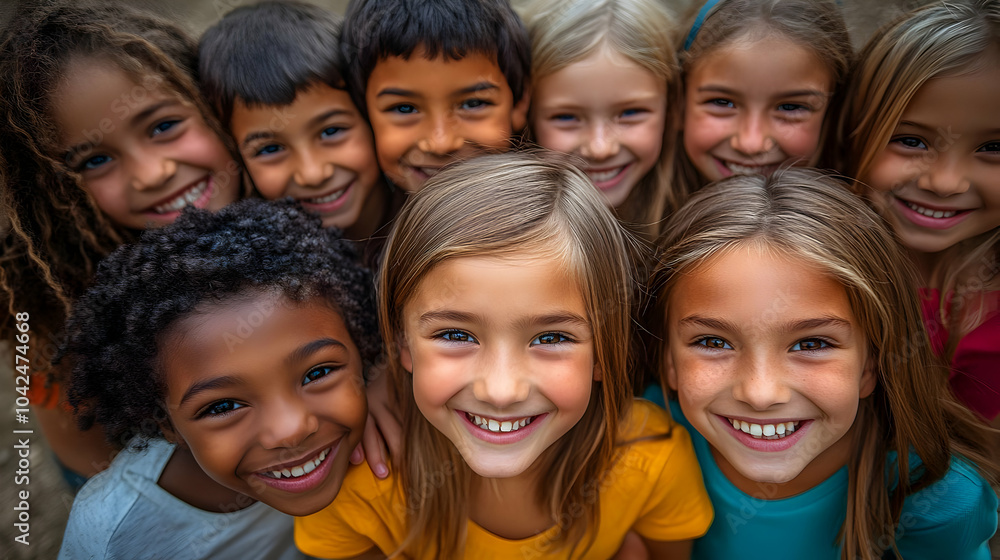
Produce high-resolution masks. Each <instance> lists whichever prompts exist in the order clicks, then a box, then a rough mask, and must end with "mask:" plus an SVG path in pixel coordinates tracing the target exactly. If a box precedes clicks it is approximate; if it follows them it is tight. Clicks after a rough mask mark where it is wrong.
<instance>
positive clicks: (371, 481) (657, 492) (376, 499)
mask: <svg viewBox="0 0 1000 560" xmlns="http://www.w3.org/2000/svg"><path fill="white" fill-rule="evenodd" d="M669 425H670V419H669V416H668V415H667V413H666V411H664V410H663V409H661V408H659V407H657V406H655V405H653V404H652V403H650V402H648V401H644V400H636V401H635V402H634V404H633V406H632V410H631V415H630V418H629V421H628V422H626V425H625V426H624V427H623V430H622V437H621V441H623V442H627V441H630V440H634V439H637V438H642V437H644V436H651V435H656V434H663V433H666V431H667V429H668V426H669ZM595 489H599V490H600V498H599V499H600V511H601V519H600V524H599V527H598V534H597V537H596V539H595V541H594V543H593V545H592V546H591V548H590V549H589V550H588V551H587V553H586V555H585V556H583V555H582V551H583V550H582V549H583V546H582V545H581V546H580V547H578V550H576V552H575V555H574V558H588V559H589V558H593V559H600V560H606V559H607V558H610V557H611V556H613V555H614V554H615V552H617V550H618V548H619V547H620V546H621V543H622V539H624V537H625V533H627V532H628V531H629V530H630V529H631V530H634V531H636V532H637V533H639V534H640V535H642V536H643V537H645V538H647V539H650V540H657V541H676V540H686V539H694V538H697V537H700V536H701V535H703V534H705V532H706V531H707V530H708V527H709V525H711V523H712V515H713V514H712V504H711V502H710V501H709V498H708V494H707V493H706V492H705V485H704V484H703V483H702V479H701V469H700V468H699V467H698V460H697V458H696V457H695V454H694V448H693V447H692V446H691V437H690V436H689V435H688V433H687V431H686V430H685V429H684V428H683V427H682V426H680V425H678V424H673V435H672V436H671V437H670V438H663V439H651V440H646V441H639V442H635V443H631V444H628V445H625V446H623V448H622V456H621V458H620V459H619V460H618V461H616V462H615V464H614V465H613V466H612V467H611V469H610V471H609V472H608V475H607V476H606V478H605V479H604V480H603V481H602V482H601V483H600V484H595ZM405 518H406V511H405V504H404V502H403V494H402V491H401V490H400V488H399V486H398V484H396V482H395V481H394V480H393V477H392V476H390V477H389V478H388V479H386V480H379V479H377V478H375V476H374V475H373V474H372V473H371V469H369V468H368V466H367V465H360V466H358V467H354V468H352V469H351V470H350V472H348V474H347V477H346V479H345V480H344V484H343V486H342V487H341V490H340V494H339V495H338V496H337V499H336V500H334V501H333V503H332V504H330V505H329V506H328V507H327V508H326V509H324V510H322V511H320V512H318V513H315V514H313V515H310V516H308V517H299V518H296V520H295V544H296V545H297V546H298V547H299V549H300V550H302V552H305V553H306V554H308V555H311V556H315V557H318V558H350V557H352V556H357V555H359V554H361V553H363V552H366V551H368V550H370V549H371V548H372V547H378V548H379V549H380V550H381V551H382V552H384V553H386V554H391V553H392V552H393V551H395V550H396V548H397V547H398V546H399V544H400V543H401V542H402V541H403V539H404V538H405V537H406V524H405ZM556 530H557V528H556V527H552V528H551V529H549V530H547V531H544V532H542V533H540V534H538V535H535V536H533V537H530V538H527V539H518V540H510V539H505V538H502V537H499V536H497V535H494V534H493V533H490V532H489V531H487V530H485V529H483V528H482V527H480V526H479V525H477V524H476V523H474V522H472V521H469V524H468V536H467V539H466V546H465V558H470V559H471V558H475V559H477V560H491V559H496V560H511V559H518V558H522V559H533V558H568V554H569V549H568V548H564V549H562V550H560V551H559V552H558V554H556V553H554V552H553V550H554V549H555V547H554V545H553V543H552V539H553V537H554V536H555V534H556Z"/></svg>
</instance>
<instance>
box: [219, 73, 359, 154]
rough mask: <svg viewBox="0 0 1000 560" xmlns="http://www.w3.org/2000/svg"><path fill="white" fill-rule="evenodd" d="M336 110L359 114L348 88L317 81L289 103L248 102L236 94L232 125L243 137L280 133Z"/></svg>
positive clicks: (297, 94) (239, 137) (235, 131)
mask: <svg viewBox="0 0 1000 560" xmlns="http://www.w3.org/2000/svg"><path fill="white" fill-rule="evenodd" d="M337 113H349V114H351V115H356V114H357V109H356V108H355V106H354V102H353V101H352V100H351V96H350V95H349V94H348V93H347V91H345V90H342V89H337V88H334V87H330V86H329V85H327V84H324V83H321V82H317V83H314V84H312V85H310V86H309V87H307V88H305V89H303V90H301V91H299V92H298V93H296V94H295V99H293V100H292V102H291V103H289V104H287V105H262V104H247V103H246V102H244V101H243V100H242V99H239V98H237V99H236V100H235V101H234V103H233V116H232V118H231V122H230V128H232V131H233V136H235V137H236V139H237V140H240V139H241V137H242V136H243V135H244V134H245V133H247V132H250V131H261V130H264V131H267V132H270V133H272V134H278V133H281V132H287V131H288V129H290V128H291V129H295V128H296V127H300V126H303V125H307V124H310V122H311V121H313V120H314V119H315V118H322V117H324V116H333V115H334V114H337Z"/></svg>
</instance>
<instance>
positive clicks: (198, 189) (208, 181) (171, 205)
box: [145, 175, 212, 214]
mask: <svg viewBox="0 0 1000 560" xmlns="http://www.w3.org/2000/svg"><path fill="white" fill-rule="evenodd" d="M211 193H212V177H211V175H206V176H204V177H202V178H201V179H199V180H198V181H196V182H194V183H191V184H190V185H188V186H186V187H184V188H182V189H181V190H179V191H177V192H176V193H174V194H172V195H170V196H168V197H166V198H164V199H163V200H161V201H159V202H157V203H156V204H152V205H150V206H149V207H148V208H147V209H146V210H145V211H146V212H149V213H153V214H170V213H173V212H180V211H181V210H183V209H184V207H185V206H197V207H199V208H201V207H203V206H204V204H203V202H206V201H207V197H206V195H211ZM203 199H204V200H203Z"/></svg>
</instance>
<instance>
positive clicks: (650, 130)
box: [625, 120, 663, 175]
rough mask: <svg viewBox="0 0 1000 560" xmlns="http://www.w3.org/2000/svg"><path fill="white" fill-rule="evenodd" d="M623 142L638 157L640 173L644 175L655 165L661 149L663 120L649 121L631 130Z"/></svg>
mask: <svg viewBox="0 0 1000 560" xmlns="http://www.w3.org/2000/svg"><path fill="white" fill-rule="evenodd" d="M625 143H627V146H628V148H629V151H631V152H632V153H633V154H635V155H636V157H637V158H639V165H640V167H641V171H642V174H643V175H645V174H646V173H648V172H649V170H650V169H652V168H653V166H654V165H656V162H657V161H659V159H660V151H661V150H662V149H663V120H659V122H657V123H650V124H648V125H646V126H643V127H641V128H638V129H636V130H634V131H632V132H631V133H630V134H629V135H628V136H627V137H626V138H625Z"/></svg>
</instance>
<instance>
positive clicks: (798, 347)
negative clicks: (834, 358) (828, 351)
mask: <svg viewBox="0 0 1000 560" xmlns="http://www.w3.org/2000/svg"><path fill="white" fill-rule="evenodd" d="M829 347H830V343H829V342H827V341H825V340H823V339H822V338H806V339H803V340H800V341H798V342H796V343H795V345H794V346H792V351H793V352H800V351H806V352H808V351H810V350H822V349H823V348H829Z"/></svg>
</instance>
